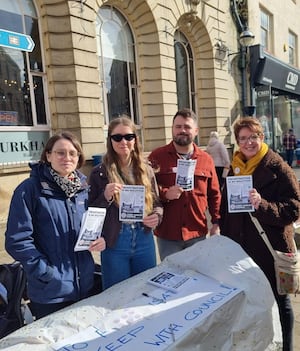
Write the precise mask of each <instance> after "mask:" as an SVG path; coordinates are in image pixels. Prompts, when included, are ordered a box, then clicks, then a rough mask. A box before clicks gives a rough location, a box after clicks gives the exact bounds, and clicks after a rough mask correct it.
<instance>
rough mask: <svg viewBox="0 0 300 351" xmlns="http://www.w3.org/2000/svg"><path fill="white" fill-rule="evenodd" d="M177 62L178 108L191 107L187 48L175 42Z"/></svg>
mask: <svg viewBox="0 0 300 351" xmlns="http://www.w3.org/2000/svg"><path fill="white" fill-rule="evenodd" d="M175 64H176V84H177V100H178V108H179V109H180V108H183V107H189V105H190V103H189V83H188V66H187V55H186V51H185V48H184V47H183V45H182V44H181V43H175Z"/></svg>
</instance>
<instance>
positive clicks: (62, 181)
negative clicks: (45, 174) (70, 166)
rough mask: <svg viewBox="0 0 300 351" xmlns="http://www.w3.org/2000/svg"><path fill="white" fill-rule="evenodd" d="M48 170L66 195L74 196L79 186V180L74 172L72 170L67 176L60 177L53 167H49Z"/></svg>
mask: <svg viewBox="0 0 300 351" xmlns="http://www.w3.org/2000/svg"><path fill="white" fill-rule="evenodd" d="M49 170H50V173H51V175H52V177H53V179H54V180H55V182H56V184H57V185H58V186H59V187H60V188H61V189H62V191H63V192H64V193H65V194H66V195H67V197H72V196H74V195H75V194H76V193H77V191H78V190H79V189H80V188H81V181H80V179H79V177H78V175H77V174H76V172H72V173H71V174H70V175H69V176H68V177H62V176H60V175H59V174H58V173H57V172H55V170H54V169H53V168H51V167H49Z"/></svg>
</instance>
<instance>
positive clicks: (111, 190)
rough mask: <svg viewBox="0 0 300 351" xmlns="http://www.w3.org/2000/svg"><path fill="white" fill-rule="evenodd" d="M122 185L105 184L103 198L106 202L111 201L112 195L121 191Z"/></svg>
mask: <svg viewBox="0 0 300 351" xmlns="http://www.w3.org/2000/svg"><path fill="white" fill-rule="evenodd" d="M122 187H123V185H122V184H119V183H108V184H106V187H105V190H104V197H105V199H106V201H107V202H110V201H112V200H113V198H114V195H115V194H117V193H118V192H119V191H120V190H121V189H122Z"/></svg>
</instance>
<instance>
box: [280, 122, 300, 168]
mask: <svg viewBox="0 0 300 351" xmlns="http://www.w3.org/2000/svg"><path fill="white" fill-rule="evenodd" d="M282 144H283V147H284V149H285V155H286V161H287V163H288V165H289V166H291V167H292V165H293V160H294V152H295V149H296V148H297V139H296V136H295V135H294V131H293V129H292V128H290V129H289V130H288V132H287V133H285V135H284V136H283V141H282Z"/></svg>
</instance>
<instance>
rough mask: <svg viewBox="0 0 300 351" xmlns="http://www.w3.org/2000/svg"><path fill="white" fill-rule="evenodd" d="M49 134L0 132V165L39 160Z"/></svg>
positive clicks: (46, 132)
mask: <svg viewBox="0 0 300 351" xmlns="http://www.w3.org/2000/svg"><path fill="white" fill-rule="evenodd" d="M48 139H49V132H48V131H45V132H40V131H39V132H0V164H1V165H11V164H19V163H28V162H30V161H37V160H39V159H40V156H41V153H42V151H43V148H44V146H45V144H46V142H47V140H48Z"/></svg>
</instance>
